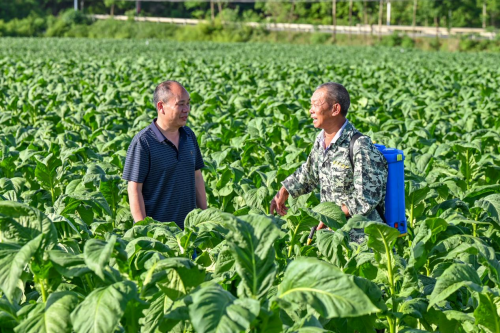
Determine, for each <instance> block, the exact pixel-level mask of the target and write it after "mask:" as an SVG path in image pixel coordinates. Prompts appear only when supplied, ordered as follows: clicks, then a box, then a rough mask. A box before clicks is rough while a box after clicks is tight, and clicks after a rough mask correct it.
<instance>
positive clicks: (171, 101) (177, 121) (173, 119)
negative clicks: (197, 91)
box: [158, 85, 191, 127]
mask: <svg viewBox="0 0 500 333" xmlns="http://www.w3.org/2000/svg"><path fill="white" fill-rule="evenodd" d="M170 93H171V96H170V98H168V99H166V100H165V101H164V102H162V101H160V102H158V104H160V103H161V104H162V105H161V106H160V107H159V111H160V113H161V115H160V116H161V117H163V118H164V120H166V122H167V123H168V124H169V126H172V127H182V126H184V125H186V122H187V119H188V116H189V111H190V110H191V105H190V102H191V100H190V98H189V93H188V92H187V91H186V89H184V88H183V87H181V86H179V85H174V86H172V88H171V89H170Z"/></svg>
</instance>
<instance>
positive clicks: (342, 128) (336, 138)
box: [319, 119, 349, 149]
mask: <svg viewBox="0 0 500 333" xmlns="http://www.w3.org/2000/svg"><path fill="white" fill-rule="evenodd" d="M348 123H349V120H347V119H346V120H345V122H344V125H342V127H341V128H340V129H339V130H338V131H337V134H335V136H334V137H333V139H332V142H331V143H330V145H332V144H334V143H336V142H337V140H338V139H339V138H340V136H341V135H342V132H344V129H345V127H346V126H347V124H348ZM319 142H320V144H321V147H323V148H324V149H328V147H325V130H321V133H320V134H319Z"/></svg>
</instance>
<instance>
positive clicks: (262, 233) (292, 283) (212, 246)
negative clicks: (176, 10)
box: [0, 38, 500, 333]
mask: <svg viewBox="0 0 500 333" xmlns="http://www.w3.org/2000/svg"><path fill="white" fill-rule="evenodd" d="M499 61H500V59H499V57H498V55H491V54H487V53H483V54H473V53H471V54H452V53H424V52H420V51H405V50H399V49H383V48H339V47H328V46H323V47H313V46H286V45H265V44H262V45H260V44H212V43H174V42H155V41H144V40H142V41H116V40H115V41H106V40H101V41H94V40H86V39H73V40H72V39H7V38H5V39H0V290H1V298H0V331H1V332H18V333H21V332H50V333H52V332H54V333H56V332H77V333H84V332H85V333H86V332H96V333H97V332H217V333H229V332H266V333H273V332H287V333H291V332H301V333H319V332H339V333H340V332H352V333H354V332H360V333H363V332H375V330H376V329H377V330H383V329H385V332H390V333H393V332H407V333H418V332H467V333H480V332H494V333H500V262H499V259H500V109H499V105H500V67H499V66H498V63H499ZM166 79H175V80H178V81H180V82H181V83H182V84H184V85H185V86H186V88H187V90H188V91H189V92H190V94H191V100H192V108H191V114H190V118H189V120H188V126H190V127H191V128H192V129H193V130H194V132H195V133H196V135H197V138H198V141H199V144H200V148H201V151H202V154H203V157H204V160H205V164H206V168H205V169H204V170H203V174H204V177H205V182H206V187H207V195H208V205H209V209H208V210H206V211H201V210H195V211H193V212H191V213H190V214H189V215H188V217H187V219H186V222H185V225H186V228H185V230H180V229H179V228H178V227H177V226H176V225H175V223H160V222H157V221H153V220H151V219H150V218H147V219H146V220H145V221H142V222H139V223H137V224H135V225H134V224H133V223H132V217H131V215H130V212H129V206H128V198H127V186H126V182H125V181H123V180H121V173H122V170H123V165H124V161H125V156H126V151H127V148H128V145H129V143H130V141H131V139H132V138H133V136H134V135H135V134H136V133H137V132H139V131H140V130H141V129H143V128H144V127H146V126H148V125H149V124H150V123H151V121H152V119H153V118H154V117H155V113H156V111H155V110H154V107H153V105H152V102H151V100H152V95H153V91H154V87H155V86H156V85H157V84H158V83H159V82H161V81H164V80H166ZM327 81H336V82H340V83H342V84H344V85H345V86H346V88H347V89H348V90H349V92H350V95H351V109H350V110H349V114H348V119H349V120H350V121H351V122H352V123H353V124H354V125H355V126H356V127H357V128H358V129H359V130H360V131H362V132H363V133H365V134H367V135H369V136H371V138H372V139H373V140H374V141H376V142H377V143H381V144H385V145H386V146H388V147H394V148H399V149H403V150H404V153H405V156H406V160H405V178H406V180H405V189H406V211H407V219H408V229H409V233H408V235H407V236H405V237H398V235H399V232H398V231H397V230H395V229H392V228H390V227H388V226H386V225H385V224H381V223H376V222H371V221H367V220H366V219H364V218H363V217H361V216H354V217H353V218H351V219H349V220H348V221H346V219H345V217H344V215H343V213H342V212H341V210H340V209H339V207H337V206H335V205H334V204H332V203H321V204H320V202H319V199H318V196H317V194H318V193H317V192H316V193H312V194H309V195H305V196H302V197H299V198H298V199H296V200H293V199H291V200H289V206H290V207H291V208H290V210H289V212H288V214H287V215H286V216H284V217H278V216H272V215H269V203H270V201H271V199H272V197H273V196H274V195H275V193H276V192H277V190H278V189H279V188H280V182H281V181H282V180H283V179H285V177H287V176H288V175H289V174H291V173H292V172H293V171H294V170H295V169H296V168H297V167H298V166H300V165H301V163H303V162H304V161H305V159H306V157H307V154H308V153H309V151H310V149H311V146H312V143H313V142H314V139H315V137H316V135H317V133H318V131H317V130H315V129H314V127H313V125H312V121H311V119H310V118H309V113H308V110H309V106H310V97H311V95H312V93H313V91H314V89H315V87H316V86H318V85H319V84H320V83H323V82H327ZM320 220H321V221H323V222H325V224H327V225H328V226H329V227H330V228H331V229H332V231H329V230H320V231H318V232H317V233H316V236H315V238H314V241H313V243H312V244H311V245H309V246H308V245H306V237H307V235H308V234H309V231H310V228H311V227H312V226H314V225H317V224H318V221H320ZM351 228H364V230H365V233H366V234H367V235H368V239H367V241H366V242H365V243H363V244H361V245H357V244H356V243H350V242H349V237H348V232H349V230H350V229H351ZM194 251H196V253H197V257H196V259H194V260H193V259H192V257H193V253H194Z"/></svg>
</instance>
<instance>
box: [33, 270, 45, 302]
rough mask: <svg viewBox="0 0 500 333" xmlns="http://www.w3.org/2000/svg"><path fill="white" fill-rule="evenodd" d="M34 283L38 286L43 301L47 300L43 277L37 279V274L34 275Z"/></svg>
mask: <svg viewBox="0 0 500 333" xmlns="http://www.w3.org/2000/svg"><path fill="white" fill-rule="evenodd" d="M34 277H35V283H36V284H38V285H39V286H40V291H41V292H42V300H43V302H44V303H45V302H47V292H46V291H45V286H44V285H43V282H44V279H39V278H38V276H37V275H34Z"/></svg>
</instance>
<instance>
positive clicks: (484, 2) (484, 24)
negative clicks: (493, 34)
mask: <svg viewBox="0 0 500 333" xmlns="http://www.w3.org/2000/svg"><path fill="white" fill-rule="evenodd" d="M483 29H486V0H483Z"/></svg>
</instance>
